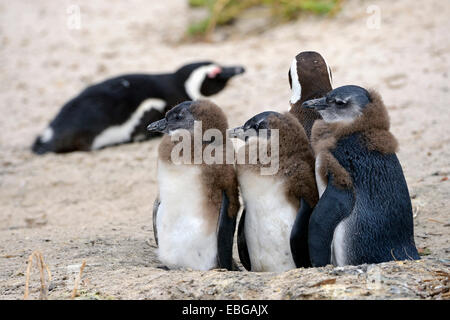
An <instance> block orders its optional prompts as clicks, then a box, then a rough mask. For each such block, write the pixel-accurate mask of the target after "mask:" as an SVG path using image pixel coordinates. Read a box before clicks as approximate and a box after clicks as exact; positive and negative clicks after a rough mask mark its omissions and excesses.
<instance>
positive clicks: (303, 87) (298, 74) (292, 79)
mask: <svg viewBox="0 0 450 320" xmlns="http://www.w3.org/2000/svg"><path fill="white" fill-rule="evenodd" d="M288 77H289V84H290V87H291V89H292V97H291V100H290V104H291V109H290V111H289V112H291V113H292V114H293V115H294V116H295V117H296V118H297V119H298V121H299V122H300V123H301V124H302V126H303V128H305V131H306V134H307V136H308V138H309V137H310V136H311V129H312V126H313V124H314V121H316V120H318V119H321V117H320V115H319V113H318V112H316V111H315V110H312V109H304V108H302V104H303V102H305V101H307V100H310V99H315V98H319V97H322V96H324V95H325V94H326V93H327V92H329V91H331V90H332V89H333V88H332V84H331V81H332V75H331V69H330V67H329V66H328V65H327V63H326V61H325V59H324V58H323V57H322V56H321V55H320V54H319V53H317V52H313V51H304V52H301V53H299V54H298V55H297V56H296V57H295V58H294V60H293V62H292V65H291V68H290V69H289V74H288Z"/></svg>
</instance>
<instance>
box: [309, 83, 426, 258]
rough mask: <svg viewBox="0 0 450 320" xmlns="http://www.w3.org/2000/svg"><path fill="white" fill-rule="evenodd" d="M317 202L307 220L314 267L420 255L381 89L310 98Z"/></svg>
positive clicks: (348, 90) (356, 89)
mask: <svg viewBox="0 0 450 320" xmlns="http://www.w3.org/2000/svg"><path fill="white" fill-rule="evenodd" d="M303 107H304V108H308V109H314V110H316V111H317V112H319V113H320V115H321V117H322V118H323V120H319V121H316V123H315V124H314V127H313V130H312V137H311V138H312V139H311V142H312V146H313V148H314V152H315V155H316V181H317V187H318V190H319V196H320V199H319V202H318V203H317V206H316V207H315V208H314V211H313V213H312V215H311V219H310V223H309V249H310V255H311V262H312V265H313V266H324V265H326V264H329V263H332V264H334V265H337V266H343V265H359V264H364V263H380V262H385V261H391V260H406V259H419V255H418V252H417V249H416V246H415V243H414V230H413V216H412V209H411V200H410V197H409V192H408V187H407V185H406V181H405V178H404V176H403V171H402V167H401V165H400V163H399V161H398V159H397V156H396V154H395V152H396V149H397V141H396V139H395V138H394V136H393V135H392V134H391V133H390V132H389V116H388V113H387V110H386V107H385V106H384V104H383V101H382V99H381V97H380V96H379V94H378V93H376V92H375V91H366V90H365V89H364V88H361V87H357V86H344V87H340V88H337V89H335V90H333V91H331V92H329V93H328V94H327V95H326V96H325V97H322V98H319V99H314V100H310V101H306V102H304V103H303Z"/></svg>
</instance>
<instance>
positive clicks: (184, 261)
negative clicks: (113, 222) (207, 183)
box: [156, 161, 218, 270]
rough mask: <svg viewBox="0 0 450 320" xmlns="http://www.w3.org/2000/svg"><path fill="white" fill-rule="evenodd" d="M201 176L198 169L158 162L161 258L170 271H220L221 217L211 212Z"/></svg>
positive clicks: (158, 222)
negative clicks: (177, 269)
mask: <svg viewBox="0 0 450 320" xmlns="http://www.w3.org/2000/svg"><path fill="white" fill-rule="evenodd" d="M201 174H202V173H201V169H200V168H199V167H196V166H183V165H178V166H177V165H173V164H169V163H167V162H163V161H159V162H158V184H159V197H160V201H161V203H160V205H159V208H158V212H157V217H156V227H157V231H158V242H159V245H158V256H159V259H160V261H161V262H162V263H164V264H165V265H166V266H168V267H169V268H180V267H181V268H191V269H195V270H209V269H212V268H214V267H216V264H217V236H216V228H217V219H218V213H213V212H208V209H207V208H208V206H207V205H206V204H207V199H206V195H205V192H204V190H203V185H202V181H201Z"/></svg>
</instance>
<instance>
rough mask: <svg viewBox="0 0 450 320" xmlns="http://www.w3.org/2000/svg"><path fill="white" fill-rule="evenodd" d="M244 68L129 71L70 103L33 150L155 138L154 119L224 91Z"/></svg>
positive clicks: (206, 66) (204, 65)
mask: <svg viewBox="0 0 450 320" xmlns="http://www.w3.org/2000/svg"><path fill="white" fill-rule="evenodd" d="M243 72H244V68H242V67H241V66H233V67H224V66H220V65H218V64H216V63H213V62H209V61H206V62H196V63H191V64H187V65H185V66H183V67H181V68H180V69H178V70H177V71H176V72H174V73H164V74H126V75H121V76H118V77H114V78H111V79H107V80H105V81H103V82H100V83H98V84H94V85H91V86H89V87H87V88H86V89H85V90H83V91H82V92H81V93H80V94H79V95H77V96H76V97H74V98H73V99H71V100H70V101H68V102H67V103H66V104H65V105H64V106H63V107H62V108H61V110H60V111H59V113H58V114H57V115H56V117H55V118H54V119H53V120H52V121H51V122H50V124H49V126H48V127H47V128H46V129H45V130H44V132H43V133H42V134H41V135H39V136H38V137H37V138H36V140H35V142H34V144H33V146H32V151H33V152H34V153H36V154H44V153H47V152H56V153H63V152H71V151H77V150H80V151H90V150H97V149H101V148H104V147H108V146H111V145H117V144H121V143H129V142H133V141H142V140H147V139H150V138H151V137H154V136H156V135H159V133H153V132H148V131H147V130H146V126H147V124H148V123H150V122H154V121H156V120H160V119H162V118H163V117H164V114H165V113H166V112H167V111H168V110H170V108H172V107H173V106H175V105H176V104H178V103H181V102H183V101H185V100H196V99H200V98H203V97H207V96H211V95H214V94H216V93H218V92H220V91H221V90H223V89H224V88H225V87H226V85H227V83H228V81H229V80H230V79H231V78H232V77H234V76H236V75H238V74H241V73H243Z"/></svg>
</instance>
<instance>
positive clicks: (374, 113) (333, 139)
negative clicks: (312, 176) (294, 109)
mask: <svg viewBox="0 0 450 320" xmlns="http://www.w3.org/2000/svg"><path fill="white" fill-rule="evenodd" d="M368 92H369V95H370V99H371V102H370V103H369V104H368V105H367V106H366V107H365V108H364V111H363V113H362V114H361V116H359V117H358V118H357V119H355V120H354V121H352V122H351V123H345V122H334V123H327V122H325V121H324V120H319V121H316V122H315V123H314V126H313V129H312V135H311V144H312V147H313V150H314V153H315V156H316V157H317V156H318V155H320V156H321V166H320V171H319V174H320V177H321V178H322V179H323V181H325V183H326V182H327V175H328V173H329V172H331V173H332V174H333V176H334V183H335V184H336V186H341V187H350V186H351V185H352V179H351V176H350V174H349V173H348V172H347V171H346V170H345V169H344V168H343V167H342V165H340V164H339V162H338V161H337V160H336V158H335V157H334V156H333V154H332V151H333V150H334V149H335V148H336V143H337V141H339V139H341V138H342V137H345V136H349V135H351V134H354V133H359V134H360V135H361V137H363V139H364V143H365V145H366V146H367V149H368V150H370V151H378V152H380V153H382V154H395V152H396V151H397V148H398V143H397V140H396V139H395V137H394V136H393V135H392V133H390V132H389V127H390V121H389V115H388V113H387V110H386V107H385V106H384V103H383V100H382V98H381V96H380V95H379V94H378V93H377V92H376V91H375V90H368Z"/></svg>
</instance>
